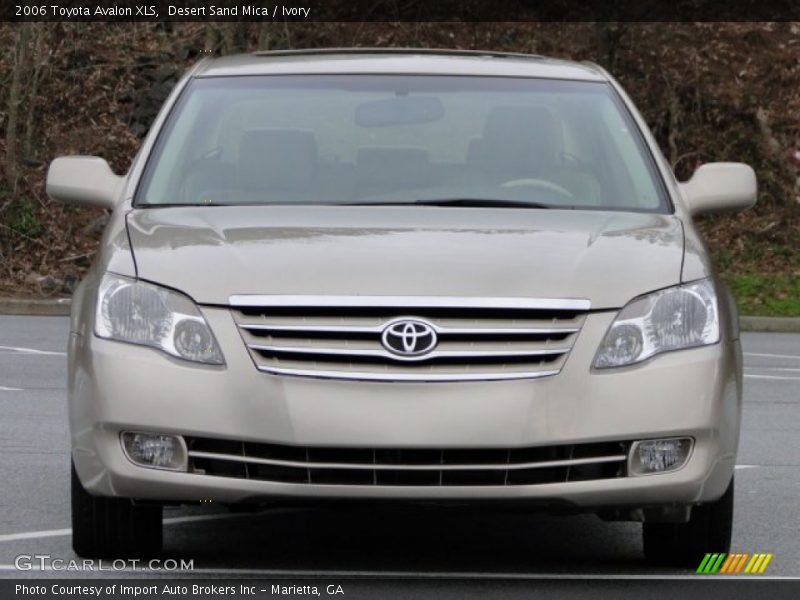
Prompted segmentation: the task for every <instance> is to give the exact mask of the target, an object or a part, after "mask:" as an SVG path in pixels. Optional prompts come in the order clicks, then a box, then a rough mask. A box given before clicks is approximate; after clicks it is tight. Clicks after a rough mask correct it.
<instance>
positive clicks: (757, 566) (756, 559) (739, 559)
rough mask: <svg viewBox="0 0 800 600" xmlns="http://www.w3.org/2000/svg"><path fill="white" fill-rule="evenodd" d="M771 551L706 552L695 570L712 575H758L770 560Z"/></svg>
mask: <svg viewBox="0 0 800 600" xmlns="http://www.w3.org/2000/svg"><path fill="white" fill-rule="evenodd" d="M772 556H773V555H772V553H769V554H767V553H763V552H755V553H753V554H750V553H749V552H733V553H730V554H728V553H725V552H718V553H711V552H709V553H707V554H706V555H705V556H704V557H703V560H702V561H701V562H700V566H699V567H697V572H698V573H701V574H703V575H714V574H715V573H719V574H726V575H738V574H740V573H742V574H749V575H760V574H761V573H763V572H764V571H765V570H766V569H767V565H768V564H769V561H771V560H772Z"/></svg>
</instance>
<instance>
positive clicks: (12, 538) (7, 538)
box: [0, 508, 297, 542]
mask: <svg viewBox="0 0 800 600" xmlns="http://www.w3.org/2000/svg"><path fill="white" fill-rule="evenodd" d="M294 510H297V509H292V508H284V509H273V510H270V511H269V512H268V513H259V512H253V513H215V514H213V515H186V516H183V517H170V518H168V519H164V525H180V524H181V523H194V522H197V521H218V520H220V519H236V518H241V517H253V516H257V515H260V514H269V515H275V514H278V513H282V512H291V511H294ZM67 535H72V529H45V530H42V531H22V532H20V533H6V534H2V535H0V542H16V541H18V540H35V539H39V538H47V537H63V536H67Z"/></svg>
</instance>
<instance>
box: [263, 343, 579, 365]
mask: <svg viewBox="0 0 800 600" xmlns="http://www.w3.org/2000/svg"><path fill="white" fill-rule="evenodd" d="M249 346H250V348H252V349H253V350H259V351H263V352H270V353H286V354H323V355H326V356H341V357H351V356H352V357H358V356H368V357H375V358H385V359H387V360H399V361H403V362H421V361H426V360H435V359H437V358H463V359H467V360H468V359H471V358H489V357H497V356H508V357H519V356H523V357H524V356H530V357H537V356H550V355H556V356H558V355H561V354H566V353H567V352H569V348H553V349H550V350H548V349H542V350H434V351H433V352H429V353H428V354H425V355H424V356H398V355H396V354H392V353H391V352H388V351H386V350H371V349H366V348H365V349H351V348H326V347H317V346H273V345H267V344H250V345H249Z"/></svg>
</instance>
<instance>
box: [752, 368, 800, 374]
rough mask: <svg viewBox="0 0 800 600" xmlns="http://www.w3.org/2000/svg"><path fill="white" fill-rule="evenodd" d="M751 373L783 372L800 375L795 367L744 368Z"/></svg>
mask: <svg viewBox="0 0 800 600" xmlns="http://www.w3.org/2000/svg"><path fill="white" fill-rule="evenodd" d="M745 369H750V370H751V371H785V372H787V373H800V369H798V368H795V367H745Z"/></svg>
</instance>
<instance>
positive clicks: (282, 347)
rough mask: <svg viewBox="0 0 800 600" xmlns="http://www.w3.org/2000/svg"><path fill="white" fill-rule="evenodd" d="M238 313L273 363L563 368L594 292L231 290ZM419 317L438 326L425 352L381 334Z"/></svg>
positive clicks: (324, 370)
mask: <svg viewBox="0 0 800 600" xmlns="http://www.w3.org/2000/svg"><path fill="white" fill-rule="evenodd" d="M230 304H231V308H232V313H233V317H234V320H235V321H236V324H237V326H238V327H239V330H240V332H241V335H242V338H243V340H244V343H245V344H246V346H247V348H248V351H249V352H250V355H251V357H252V358H253V361H254V362H255V365H256V367H257V368H258V369H259V370H261V371H265V372H268V373H274V374H278V375H295V376H305V377H324V378H333V379H360V380H373V381H491V380H503V379H529V378H536V377H545V376H548V375H555V374H557V373H559V372H560V370H561V368H562V366H563V365H564V362H565V361H566V358H567V356H568V354H569V352H570V350H571V349H572V346H573V344H574V342H575V338H576V336H577V335H578V333H579V332H580V329H581V326H582V325H583V321H584V319H585V316H586V312H587V311H588V309H589V302H588V301H587V300H574V299H564V300H553V299H542V300H536V299H528V298H445V297H368V296H353V297H342V296H321V297H310V296H233V297H231V299H230ZM402 319H412V320H415V321H420V322H423V323H425V324H426V325H428V326H429V327H430V328H431V329H433V330H434V332H435V334H436V336H437V338H438V343H437V344H436V346H435V348H433V349H432V350H431V351H430V352H428V353H427V354H424V355H422V356H419V357H410V358H409V357H404V356H399V355H398V354H397V353H393V352H390V351H389V350H388V349H387V348H386V347H384V345H383V344H382V342H381V338H382V335H383V332H384V331H385V329H386V328H387V327H388V326H390V325H391V324H392V323H395V322H397V321H398V320H402Z"/></svg>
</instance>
